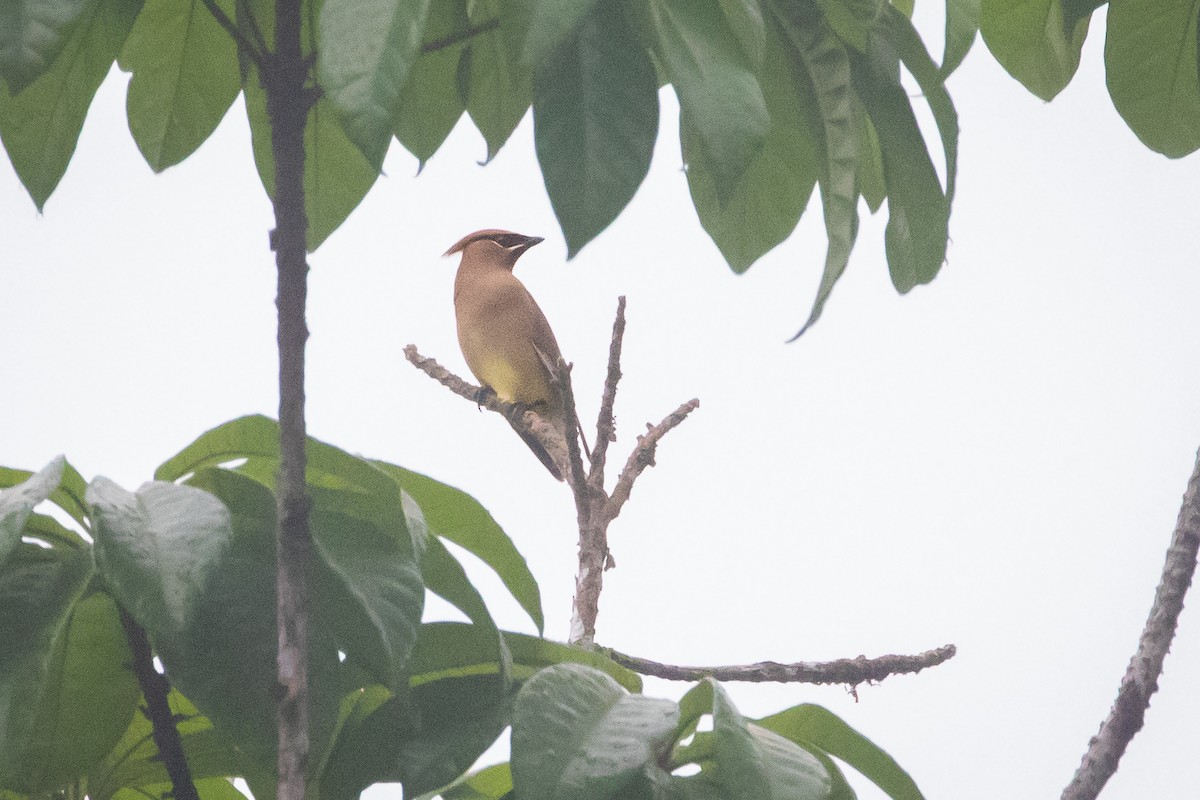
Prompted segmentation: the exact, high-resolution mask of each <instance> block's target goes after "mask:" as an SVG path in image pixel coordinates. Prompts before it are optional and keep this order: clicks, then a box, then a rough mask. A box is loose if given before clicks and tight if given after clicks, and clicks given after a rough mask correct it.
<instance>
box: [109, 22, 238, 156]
mask: <svg viewBox="0 0 1200 800" xmlns="http://www.w3.org/2000/svg"><path fill="white" fill-rule="evenodd" d="M217 4H218V7H219V8H221V9H222V10H223V11H224V12H225V13H226V14H227V15H228V16H230V17H232V16H233V6H234V0H217ZM120 64H121V68H122V69H124V70H126V71H128V72H132V73H133V77H132V78H131V79H130V80H129V96H128V100H127V102H126V110H127V112H128V114H129V132H130V133H132V134H133V139H134V141H136V142H137V145H138V149H139V150H141V151H142V156H143V157H144V158H145V159H146V163H147V164H149V165H150V168H151V169H153V170H154V171H155V172H161V171H162V170H164V169H166V168H167V167H170V166H174V165H175V164H178V163H179V162H180V161H183V160H184V159H185V158H187V157H188V156H190V155H191V154H192V153H193V152H195V150H196V148H197V147H199V146H200V145H201V144H203V143H204V141H205V140H206V139H208V137H209V136H210V135H212V132H213V131H214V130H216V127H217V124H218V123H219V122H220V121H221V119H222V118H223V117H224V116H225V112H226V111H228V110H229V106H230V105H232V104H233V101H234V100H235V99H236V98H237V96H238V92H239V91H240V89H241V78H240V76H239V74H238V60H237V47H236V45H235V44H234V41H233V38H232V37H231V36H230V35H229V34H228V33H226V32H225V30H224V29H222V28H221V26H220V25H219V24H218V23H217V21H216V19H215V18H214V17H213V15H212V14H211V13H210V12H209V10H208V9H207V8H205V7H204V6H203V5H202V4H201V3H200V2H199V0H195V1H194V2H179V0H146V5H145V6H144V7H143V8H142V13H140V14H139V15H138V18H137V22H136V23H134V26H133V30H132V31H130V32H129V39H128V40H127V41H126V42H125V49H124V50H123V51H122V52H121V58H120Z"/></svg>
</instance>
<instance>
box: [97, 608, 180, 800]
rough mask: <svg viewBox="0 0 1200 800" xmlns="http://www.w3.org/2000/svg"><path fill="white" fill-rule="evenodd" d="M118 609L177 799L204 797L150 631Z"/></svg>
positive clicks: (152, 725) (149, 717)
mask: <svg viewBox="0 0 1200 800" xmlns="http://www.w3.org/2000/svg"><path fill="white" fill-rule="evenodd" d="M117 610H118V611H119V612H120V615H121V625H122V627H124V628H125V639H126V640H127V641H128V642H129V652H130V653H131V655H132V656H133V661H132V667H133V674H134V677H136V678H137V682H138V686H140V687H141V689H142V697H144V698H145V699H146V708H145V714H146V718H147V719H149V720H150V730H151V735H152V736H153V738H154V746H155V747H157V748H158V756H159V758H161V759H162V762H163V767H164V768H166V770H167V777H169V778H170V779H171V796H172V797H174V798H175V799H176V800H200V795H199V793H198V792H197V791H196V784H195V783H193V782H192V771H191V768H190V767H188V762H187V757H186V756H185V755H184V753H183V742H182V741H181V740H180V738H179V729H178V728H176V727H175V717H174V716H173V715H172V714H171V705H170V702H169V700H168V696H169V695H170V693H171V684H170V683H168V682H167V678H166V676H164V675H161V674H159V672H158V670H156V669H155V668H154V652H153V651H152V650H151V649H150V640H149V639H148V638H147V637H146V631H144V630H142V626H141V625H138V624H137V622H136V621H135V620H134V618H133V617H131V616H129V612H127V611H126V610H125V609H124V608H120V607H118V609H117Z"/></svg>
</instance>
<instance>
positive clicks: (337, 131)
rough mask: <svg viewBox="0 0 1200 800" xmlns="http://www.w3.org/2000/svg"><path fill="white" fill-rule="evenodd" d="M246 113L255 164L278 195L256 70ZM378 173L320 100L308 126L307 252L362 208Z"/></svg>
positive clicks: (249, 84) (248, 84)
mask: <svg viewBox="0 0 1200 800" xmlns="http://www.w3.org/2000/svg"><path fill="white" fill-rule="evenodd" d="M245 91H246V116H247V117H248V118H249V120H250V135H251V143H252V144H253V150H254V163H255V164H256V165H257V166H258V175H259V178H260V179H261V181H262V185H263V188H264V189H266V192H267V195H268V196H269V197H271V198H274V197H275V160H274V157H273V155H272V151H271V125H270V120H269V119H268V117H267V97H266V93H265V92H264V91H263V89H262V86H261V85H260V84H259V79H258V77H257V74H252V75H251V76H250V77H249V78H248V79H247V82H246V88H245ZM378 177H379V170H378V169H376V168H375V167H373V166H372V165H371V163H370V162H369V161H367V159H366V157H365V156H363V154H362V151H361V150H359V148H358V146H357V145H355V144H354V143H353V142H351V141H350V139H349V138H348V137H347V136H346V132H345V130H343V128H342V125H341V123H340V122H339V121H338V119H337V114H336V112H335V110H334V108H333V106H332V105H331V104H330V102H329V100H328V99H327V98H322V99H320V100H318V101H317V103H316V105H314V106H313V107H312V110H311V111H309V112H308V122H307V123H306V124H305V126H304V213H305V214H306V215H307V217H308V240H307V241H308V252H310V253H311V252H313V251H314V250H316V249H317V248H318V247H320V246H321V243H322V242H324V241H325V240H326V239H327V238H329V235H330V234H332V233H333V232H334V231H335V230H337V228H338V226H339V225H341V224H342V223H343V222H345V221H346V217H348V216H350V212H351V211H353V210H354V209H355V208H357V207H358V204H359V203H360V202H362V199H363V198H364V197H366V195H367V192H368V191H370V189H371V187H372V186H373V185H374V184H375V179H376V178H378Z"/></svg>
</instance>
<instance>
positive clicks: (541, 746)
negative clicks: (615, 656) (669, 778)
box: [512, 664, 679, 800]
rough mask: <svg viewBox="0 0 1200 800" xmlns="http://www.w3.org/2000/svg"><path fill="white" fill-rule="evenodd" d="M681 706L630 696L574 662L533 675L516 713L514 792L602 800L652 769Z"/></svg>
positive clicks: (513, 763)
mask: <svg viewBox="0 0 1200 800" xmlns="http://www.w3.org/2000/svg"><path fill="white" fill-rule="evenodd" d="M678 717H679V708H678V706H676V705H675V703H673V702H671V701H669V700H662V699H658V698H651V697H645V696H643V695H636V694H629V693H628V692H626V691H625V690H624V689H623V688H622V687H621V685H620V684H618V683H617V682H616V681H614V680H613V679H612V678H611V677H609V676H608V675H606V674H604V673H603V672H599V671H597V670H594V669H591V668H588V667H584V666H582V665H578V664H560V665H556V666H553V667H548V668H546V669H544V670H542V671H541V672H539V673H537V674H536V675H534V676H533V677H532V678H530V679H529V680H528V681H527V682H526V683H525V685H524V686H522V687H521V691H520V692H519V693H518V695H517V701H516V705H515V707H514V709H513V732H512V777H513V788H514V790H515V791H516V793H517V794H518V795H520V796H522V797H538V798H547V800H549V799H550V798H555V799H556V800H557V799H559V798H561V799H562V800H566V798H571V799H572V800H606V799H607V798H610V797H618V796H621V791H622V789H623V788H624V787H626V786H627V785H629V784H630V783H632V782H633V781H634V780H636V779H637V778H638V777H639V776H641V774H642V772H643V770H644V768H645V767H646V765H647V764H653V763H655V761H656V760H657V758H658V756H659V754H660V751H662V750H663V749H664V748H665V747H666V746H667V744H668V742H669V741H670V739H671V734H672V733H673V732H674V730H675V725H676V722H677V720H678Z"/></svg>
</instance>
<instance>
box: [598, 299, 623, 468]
mask: <svg viewBox="0 0 1200 800" xmlns="http://www.w3.org/2000/svg"><path fill="white" fill-rule="evenodd" d="M624 338H625V295H621V296H620V297H618V298H617V317H616V319H615V320H613V333H612V342H611V343H610V344H609V345H608V376H607V377H606V378H605V379H604V392H603V394H601V395H600V414H599V415H598V416H597V417H596V448H595V449H594V450H593V451H592V471H591V477H592V478H593V480H594V482H595V483H597V484H598V485H597V488H600V489H603V488H604V461H605V458H606V456H607V455H608V445H609V443H610V442H615V441H616V440H617V431H616V427H615V425H614V423H613V406H614V405H615V404H616V401H617V383H618V382H619V381H620V380H621V344H622V342H623V340H624Z"/></svg>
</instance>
